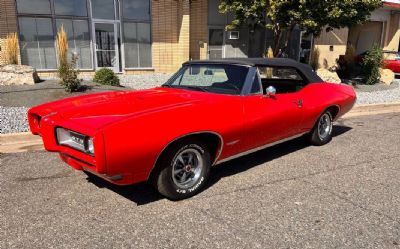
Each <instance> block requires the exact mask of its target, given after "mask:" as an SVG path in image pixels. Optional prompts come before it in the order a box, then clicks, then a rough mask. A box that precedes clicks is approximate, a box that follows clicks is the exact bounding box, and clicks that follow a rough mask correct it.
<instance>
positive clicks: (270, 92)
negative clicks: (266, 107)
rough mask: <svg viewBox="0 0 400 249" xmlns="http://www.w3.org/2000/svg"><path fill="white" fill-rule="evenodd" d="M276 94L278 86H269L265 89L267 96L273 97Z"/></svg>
mask: <svg viewBox="0 0 400 249" xmlns="http://www.w3.org/2000/svg"><path fill="white" fill-rule="evenodd" d="M275 94H276V88H275V87H273V86H269V87H267V89H266V90H265V95H266V96H267V97H271V96H274V95H275Z"/></svg>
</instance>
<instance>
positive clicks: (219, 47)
mask: <svg viewBox="0 0 400 249" xmlns="http://www.w3.org/2000/svg"><path fill="white" fill-rule="evenodd" d="M224 57H225V55H224V29H221V28H210V29H209V30H208V59H210V60H213V59H214V60H215V59H222V58H224Z"/></svg>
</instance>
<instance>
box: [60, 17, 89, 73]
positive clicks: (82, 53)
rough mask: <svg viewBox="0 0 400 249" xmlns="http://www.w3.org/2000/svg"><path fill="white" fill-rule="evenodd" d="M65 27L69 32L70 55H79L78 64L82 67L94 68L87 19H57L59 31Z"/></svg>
mask: <svg viewBox="0 0 400 249" xmlns="http://www.w3.org/2000/svg"><path fill="white" fill-rule="evenodd" d="M61 26H63V27H64V30H65V32H66V33H67V34H68V47H69V52H70V54H69V56H70V58H71V57H72V53H73V54H75V55H77V56H78V61H77V66H78V68H80V69H92V53H91V48H90V33H89V24H88V21H87V20H72V19H56V27H57V31H58V30H60V29H61Z"/></svg>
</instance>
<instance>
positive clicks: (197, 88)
mask: <svg viewBox="0 0 400 249" xmlns="http://www.w3.org/2000/svg"><path fill="white" fill-rule="evenodd" d="M170 87H174V88H184V89H190V90H195V91H202V92H209V91H208V90H207V89H205V88H204V87H201V86H186V85H176V86H172V85H170Z"/></svg>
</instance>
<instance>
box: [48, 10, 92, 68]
mask: <svg viewBox="0 0 400 249" xmlns="http://www.w3.org/2000/svg"><path fill="white" fill-rule="evenodd" d="M57 20H69V21H71V23H72V36H73V37H74V40H73V43H74V50H75V49H76V37H75V25H74V21H86V23H87V25H88V32H89V48H90V61H91V65H92V66H91V67H90V68H89V67H88V68H80V67H78V69H79V71H88V70H94V59H93V46H92V40H91V39H92V32H91V27H90V26H91V25H90V21H89V20H86V19H81V18H74V17H71V18H65V17H59V16H56V17H55V19H54V25H55V31H56V32H55V35H56V34H57ZM57 63H58V60H57Z"/></svg>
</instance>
